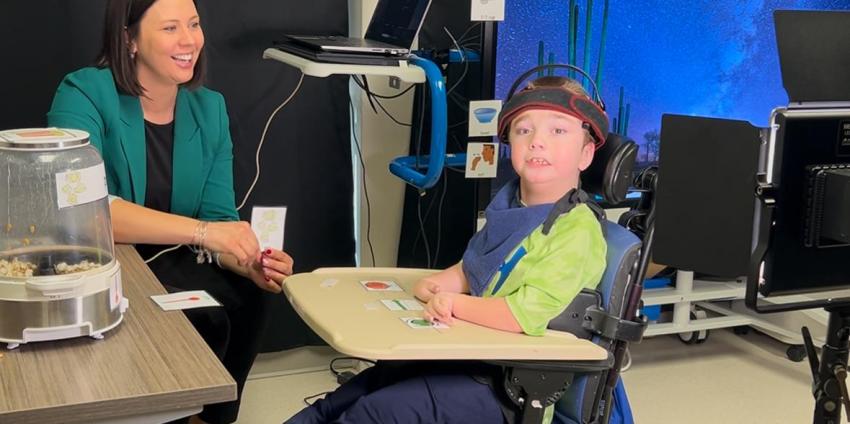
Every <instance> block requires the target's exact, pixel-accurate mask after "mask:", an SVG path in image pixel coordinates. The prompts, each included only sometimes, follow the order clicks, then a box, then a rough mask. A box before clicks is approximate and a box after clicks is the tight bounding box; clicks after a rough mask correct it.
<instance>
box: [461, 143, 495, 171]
mask: <svg viewBox="0 0 850 424" xmlns="http://www.w3.org/2000/svg"><path fill="white" fill-rule="evenodd" d="M498 163H499V146H498V144H496V143H467V144H466V178H496V170H497V168H498Z"/></svg>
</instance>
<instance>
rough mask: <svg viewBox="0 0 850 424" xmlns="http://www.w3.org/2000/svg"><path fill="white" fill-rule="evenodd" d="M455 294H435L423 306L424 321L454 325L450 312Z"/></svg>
mask: <svg viewBox="0 0 850 424" xmlns="http://www.w3.org/2000/svg"><path fill="white" fill-rule="evenodd" d="M455 296H456V294H455V293H446V292H443V293H436V294H434V295H433V297H431V300H429V301H428V304H426V305H425V319H427V320H428V321H432V322H433V321H435V320H436V321H439V322H441V323H443V324H446V325H452V324H454V318H452V312H453V309H454V300H455Z"/></svg>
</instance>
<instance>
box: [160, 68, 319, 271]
mask: <svg viewBox="0 0 850 424" xmlns="http://www.w3.org/2000/svg"><path fill="white" fill-rule="evenodd" d="M303 82H304V73H303V72H302V73H301V76H300V77H299V78H298V84H297V85H296V86H295V89H294V90H292V94H290V95H289V97H287V98H286V100H284V101H283V103H281V104H280V105H279V106H278V107H277V108H275V110H274V111H272V114H271V115H269V119H268V120H267V121H266V126H265V128H263V134H262V135H261V136H260V144H259V145H257V153H256V154H255V155H254V165H255V166H256V169H257V173H256V174H254V181H252V182H251V186H250V187H248V191H247V192H245V197H244V198H242V203H241V204H240V205H239V206H238V207H236V210H237V211H238V210H241V209H242V207H243V206H245V202H247V201H248V197H250V196H251V192H252V191H254V186H256V185H257V181H258V180H259V179H260V150H261V149H262V148H263V143H264V142H265V141H266V133H267V132H268V130H269V125H271V123H272V120H273V119H274V117H275V115H277V113H278V112H279V111H280V110H281V109H283V107H284V106H286V105H287V104H289V102H290V101H291V100H292V98H293V97H295V95H296V94H298V90H300V89H301V84H302V83H303ZM180 246H183V245H182V244H178V245H174V246H171V247H169V248H167V249H163V250H161V251H160V252H159V253H157V254H156V255H154V256H153V257H151V258H150V259H147V260H145V263H146V264H147V263H150V262H151V261H153V260H154V259H156V258H158V257H160V256H162V255H163V254H165V253H168V252H172V251H175V250H177V249H179V248H180Z"/></svg>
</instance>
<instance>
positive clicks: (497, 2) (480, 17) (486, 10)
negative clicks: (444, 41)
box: [470, 0, 505, 21]
mask: <svg viewBox="0 0 850 424" xmlns="http://www.w3.org/2000/svg"><path fill="white" fill-rule="evenodd" d="M470 20H472V21H504V20H505V0H472V15H471V19H470Z"/></svg>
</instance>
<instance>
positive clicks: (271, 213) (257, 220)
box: [251, 206, 286, 250]
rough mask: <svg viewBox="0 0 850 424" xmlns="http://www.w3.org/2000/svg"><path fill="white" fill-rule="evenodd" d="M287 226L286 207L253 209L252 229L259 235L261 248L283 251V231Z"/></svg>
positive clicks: (258, 239) (256, 207)
mask: <svg viewBox="0 0 850 424" xmlns="http://www.w3.org/2000/svg"><path fill="white" fill-rule="evenodd" d="M285 225H286V207H285V206H284V207H278V208H270V207H263V206H254V208H253V209H251V228H253V229H254V234H256V235H257V241H258V242H259V243H260V248H261V249H265V248H266V247H273V248H275V249H279V250H283V229H284V226H285Z"/></svg>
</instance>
